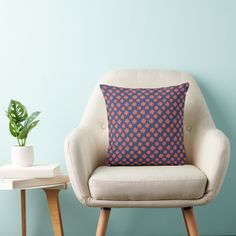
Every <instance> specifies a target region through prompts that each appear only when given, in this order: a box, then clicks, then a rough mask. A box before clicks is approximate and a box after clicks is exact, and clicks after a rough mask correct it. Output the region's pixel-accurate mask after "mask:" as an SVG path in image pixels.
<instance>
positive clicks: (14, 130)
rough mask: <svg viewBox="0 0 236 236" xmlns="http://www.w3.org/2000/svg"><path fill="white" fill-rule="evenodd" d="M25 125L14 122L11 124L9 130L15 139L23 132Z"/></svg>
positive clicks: (11, 121)
mask: <svg viewBox="0 0 236 236" xmlns="http://www.w3.org/2000/svg"><path fill="white" fill-rule="evenodd" d="M23 128H24V127H23V125H22V124H20V123H16V122H15V121H14V120H10V122H9V130H10V133H11V134H12V136H13V137H18V135H19V133H20V132H21V131H22V130H23Z"/></svg>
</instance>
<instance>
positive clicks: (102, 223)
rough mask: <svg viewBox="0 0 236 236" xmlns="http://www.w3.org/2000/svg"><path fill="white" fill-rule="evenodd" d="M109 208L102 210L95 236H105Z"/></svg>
mask: <svg viewBox="0 0 236 236" xmlns="http://www.w3.org/2000/svg"><path fill="white" fill-rule="evenodd" d="M110 212H111V208H102V209H101V212H100V216H99V220H98V225H97V232H96V236H105V235H106V229H107V223H108V219H109V215H110Z"/></svg>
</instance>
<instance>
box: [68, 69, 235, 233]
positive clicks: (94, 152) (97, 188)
mask: <svg viewBox="0 0 236 236" xmlns="http://www.w3.org/2000/svg"><path fill="white" fill-rule="evenodd" d="M183 82H189V84H190V87H189V91H188V93H187V97H186V102H185V111H184V112H185V113H184V114H185V115H184V143H185V149H186V153H187V163H186V164H185V165H183V166H141V167H109V166H106V164H105V160H106V152H107V147H108V125H107V117H106V107H105V102H104V99H103V95H102V93H101V91H100V89H99V86H96V88H95V90H94V92H93V94H92V97H91V98H90V100H89V103H88V106H87V109H86V111H85V113H84V116H83V118H82V120H81V123H80V125H79V126H78V127H77V128H75V129H74V130H73V131H72V132H71V133H70V134H69V135H68V136H67V138H66V141H65V158H66V164H67V168H68V174H69V177H70V181H71V184H72V187H73V190H74V192H75V195H76V196H77V198H78V200H79V201H80V202H81V203H83V204H85V205H87V206H89V207H99V208H101V213H100V217H99V221H98V227H97V233H96V235H97V236H104V235H105V231H106V226H107V222H108V218H109V213H110V209H111V208H126V207H128V208H134V207H137V208H141V207H143V208H163V207H165V208H181V209H182V212H183V216H184V220H185V224H186V229H187V232H188V235H189V236H198V235H199V233H198V229H197V224H196V221H195V218H194V212H193V207H194V206H198V205H203V204H207V203H209V202H210V201H212V200H213V199H214V198H215V196H216V195H217V193H218V192H219V191H220V188H221V185H222V182H223V179H224V176H225V173H226V169H227V166H228V162H229V152H230V148H229V141H228V139H227V137H226V136H225V135H224V134H223V132H222V131H220V130H218V129H216V127H215V124H214V122H213V120H212V117H211V115H210V113H209V110H208V108H207V105H206V103H205V100H204V97H203V95H202V93H201V91H200V89H199V87H198V85H197V83H196V82H195V80H194V79H193V78H192V76H191V75H189V74H187V73H184V72H179V71H159V70H124V71H115V72H112V73H110V74H108V75H106V76H105V77H104V78H103V79H102V80H101V81H100V83H103V84H108V85H114V86H120V87H130V88H137V87H142V88H154V87H166V86H171V85H176V84H180V83H183Z"/></svg>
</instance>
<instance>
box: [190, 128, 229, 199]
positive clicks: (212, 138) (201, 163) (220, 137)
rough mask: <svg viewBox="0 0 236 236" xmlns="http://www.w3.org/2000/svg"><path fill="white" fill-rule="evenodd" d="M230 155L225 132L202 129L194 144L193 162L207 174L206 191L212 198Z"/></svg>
mask: <svg viewBox="0 0 236 236" xmlns="http://www.w3.org/2000/svg"><path fill="white" fill-rule="evenodd" d="M229 157H230V143H229V140H228V138H227V137H226V136H225V134H224V133H223V132H222V131H220V130H218V129H216V128H213V129H208V130H206V131H204V132H203V133H202V135H201V137H200V138H199V139H198V142H196V143H195V144H194V151H193V164H194V165H195V166H197V167H198V168H200V169H201V170H202V171H203V172H204V173H205V174H206V176H207V179H208V184H207V188H206V193H211V195H212V198H214V197H215V196H216V195H217V194H218V192H219V190H220V188H221V185H222V183H223V180H224V176H225V173H226V170H227V167H228V163H229Z"/></svg>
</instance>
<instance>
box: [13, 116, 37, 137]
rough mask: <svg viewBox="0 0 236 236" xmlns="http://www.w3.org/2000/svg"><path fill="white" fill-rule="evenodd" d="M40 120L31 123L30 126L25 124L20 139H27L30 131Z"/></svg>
mask: <svg viewBox="0 0 236 236" xmlns="http://www.w3.org/2000/svg"><path fill="white" fill-rule="evenodd" d="M38 122H39V120H35V121H33V122H32V123H30V124H29V125H28V126H23V129H22V130H21V132H20V133H19V135H18V138H19V139H26V138H27V136H28V133H29V132H30V131H31V130H32V129H33V128H34V127H35V126H36V125H37V124H38Z"/></svg>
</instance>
